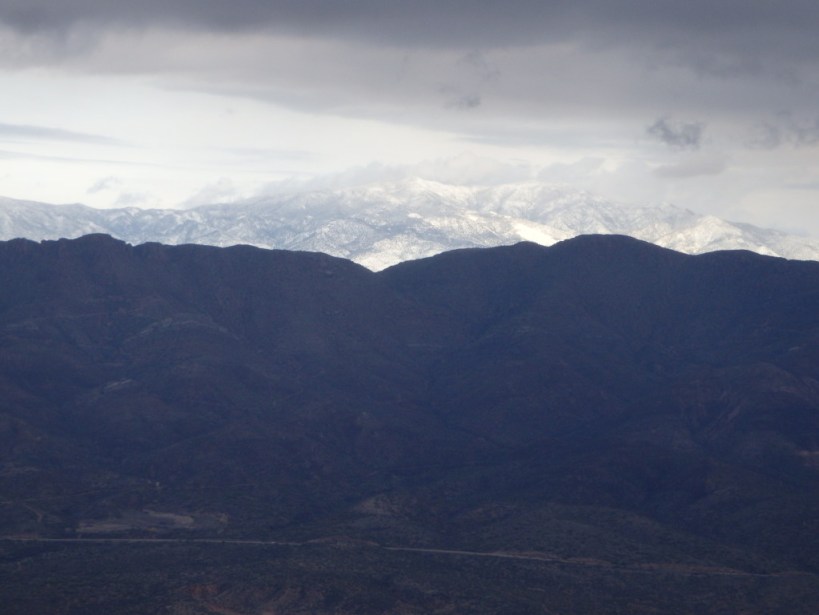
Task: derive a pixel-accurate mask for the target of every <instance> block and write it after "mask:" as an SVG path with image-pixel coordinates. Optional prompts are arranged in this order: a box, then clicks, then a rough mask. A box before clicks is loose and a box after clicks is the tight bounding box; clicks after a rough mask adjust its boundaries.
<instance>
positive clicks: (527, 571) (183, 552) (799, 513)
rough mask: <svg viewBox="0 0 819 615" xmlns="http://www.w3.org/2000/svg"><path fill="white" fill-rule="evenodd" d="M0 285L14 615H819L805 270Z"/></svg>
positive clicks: (99, 250) (546, 258)
mask: <svg viewBox="0 0 819 615" xmlns="http://www.w3.org/2000/svg"><path fill="white" fill-rule="evenodd" d="M0 288H2V289H3V292H2V293H0V349H2V350H0V399H2V400H3V406H2V408H1V409H0V444H2V446H0V479H1V481H2V482H0V485H2V500H0V534H2V535H3V536H5V537H6V539H4V540H3V541H0V555H2V557H1V558H0V572H2V574H0V579H3V581H2V582H0V601H2V603H3V604H4V605H12V608H11V610H8V612H9V613H40V612H48V613H53V614H55V615H60V614H69V613H70V614H72V615H73V614H76V613H89V614H91V613H94V614H96V613H112V612H116V613H134V614H136V613H146V612H169V613H173V614H175V615H191V614H196V615H205V614H207V613H214V612H241V613H248V614H262V613H269V612H286V613H335V614H351V615H352V614H356V615H358V614H369V613H372V614H376V613H396V612H400V613H419V614H420V613H441V614H443V613H486V614H490V613H493V614H497V613H509V614H512V613H517V614H520V613H533V614H534V613H543V612H560V613H622V612H628V613H656V612H663V613H672V614H673V613H679V614H682V613H692V612H697V613H713V614H717V613H720V614H722V613H758V614H762V613H775V612H781V613H789V614H795V613H798V614H801V613H804V614H805V615H808V614H811V615H812V614H813V613H816V612H817V608H819V576H817V575H819V548H817V547H819V544H818V543H817V536H819V527H818V526H817V522H819V521H818V520H819V464H817V458H819V263H816V262H799V261H787V260H784V259H779V258H771V257H765V256H759V255H755V254H752V253H749V252H744V251H743V252H717V253H709V254H705V255H700V256H687V255H684V254H681V253H678V252H673V251H670V250H666V249H663V248H659V247H656V246H653V245H651V244H648V243H645V242H641V241H637V240H634V239H630V238H626V237H622V236H584V237H579V238H575V239H571V240H567V241H564V242H561V243H558V244H556V245H554V246H552V247H548V248H546V247H542V246H538V245H535V244H532V243H521V244H517V245H514V246H507V247H500V248H493V249H484V250H457V251H453V252H448V253H445V254H441V255H438V256H435V257H432V258H428V259H422V260H417V261H412V262H406V263H402V264H399V265H397V266H394V267H392V268H389V269H387V270H384V271H381V272H378V273H374V272H372V271H369V270H367V269H366V268H364V267H361V266H359V265H356V264H354V263H352V262H349V261H347V260H342V259H338V258H334V257H331V256H327V255H324V254H315V253H298V252H291V251H268V250H262V249H257V248H253V247H248V246H243V247H233V248H215V247H209V246H191V245H188V246H164V245H160V244H156V243H152V244H144V245H140V246H136V247H133V246H130V245H127V244H125V243H123V242H121V241H116V240H113V239H111V238H110V237H106V236H100V235H93V236H87V237H84V238H82V239H77V240H61V241H46V242H42V243H35V242H32V241H28V240H15V241H8V242H2V243H0ZM9 538H11V539H9ZM111 538H119V539H122V540H125V542H107V543H97V542H94V540H101V539H105V540H107V539H111ZM157 538H159V539H162V540H156V539H157ZM47 539H61V540H68V541H75V540H76V541H79V542H49V541H48V540H47ZM146 540H147V541H148V542H146ZM128 541H134V542H128ZM177 541H178V542H177ZM265 541H275V544H270V543H267V542H265Z"/></svg>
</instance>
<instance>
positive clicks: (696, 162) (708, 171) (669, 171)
mask: <svg viewBox="0 0 819 615" xmlns="http://www.w3.org/2000/svg"><path fill="white" fill-rule="evenodd" d="M726 168H727V164H726V162H725V160H722V159H721V158H712V157H704V158H692V159H690V160H684V161H682V162H679V163H677V164H666V165H662V166H660V167H658V168H656V169H655V170H654V171H653V175H655V176H656V177H662V178H665V179H687V178H690V177H699V176H702V175H719V174H720V173H722V172H723V171H725V170H726Z"/></svg>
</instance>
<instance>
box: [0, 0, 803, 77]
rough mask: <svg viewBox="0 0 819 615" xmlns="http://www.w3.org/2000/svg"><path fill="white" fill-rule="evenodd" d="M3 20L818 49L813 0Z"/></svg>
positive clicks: (185, 7)
mask: <svg viewBox="0 0 819 615" xmlns="http://www.w3.org/2000/svg"><path fill="white" fill-rule="evenodd" d="M0 21H2V22H4V23H6V24H8V25H9V26H11V27H12V28H14V29H16V30H19V31H22V32H38V31H48V30H50V31H58V30H65V29H69V28H71V27H73V26H76V25H78V24H86V25H90V26H92V27H99V26H105V25H106V24H113V25H117V26H125V27H136V28H144V27H152V26H161V27H170V28H176V29H204V30H211V31H220V32H236V31H260V30H266V31H270V32H279V33H288V34H293V35H297V36H308V37H332V38H344V39H353V40H358V41H370V42H373V43H377V44H396V45H401V46H407V45H408V46H417V45H421V46H438V47H449V46H456V47H465V48H470V49H478V48H480V49H486V48H491V47H497V46H508V45H531V44H536V43H539V42H544V41H551V42H554V41H559V40H577V39H578V37H582V38H583V39H584V40H586V41H588V42H589V43H590V44H598V45H600V44H602V45H606V44H611V43H612V42H621V43H622V42H626V41H629V42H633V41H643V42H646V41H651V43H652V45H653V46H657V47H662V48H663V49H671V50H673V49H678V50H679V49H682V50H685V51H686V53H691V54H692V60H693V58H699V59H700V61H702V59H703V58H707V57H709V56H710V57H712V58H715V57H716V56H714V54H713V52H714V51H721V52H723V53H726V52H727V53H729V55H732V56H734V57H736V58H743V57H744V58H746V60H745V62H751V63H753V62H754V61H755V60H754V58H758V57H759V56H760V54H762V53H764V54H771V53H776V54H783V55H790V56H797V57H803V58H805V57H807V58H808V59H813V58H815V57H816V53H817V50H819V41H817V37H816V36H815V31H816V26H817V24H818V23H819V4H817V3H816V2H815V1H814V0H781V1H780V2H776V3H772V2H770V1H769V0H720V1H719V2H713V0H688V1H687V2H657V1H656V0H516V1H515V2H508V3H503V2H497V1H496V0H414V1H413V2H406V1H405V0H345V1H344V2H339V1H338V0H232V1H231V2H226V1H225V0H139V1H134V0H61V1H60V2H55V1H54V0H3V2H2V3H0ZM772 42H777V43H778V44H777V45H771V43H772ZM704 45H707V49H706V48H705V47H704ZM706 52H707V53H706ZM720 55H723V54H720ZM718 62H720V61H719V60H718ZM722 65H723V66H725V65H726V64H725V62H722Z"/></svg>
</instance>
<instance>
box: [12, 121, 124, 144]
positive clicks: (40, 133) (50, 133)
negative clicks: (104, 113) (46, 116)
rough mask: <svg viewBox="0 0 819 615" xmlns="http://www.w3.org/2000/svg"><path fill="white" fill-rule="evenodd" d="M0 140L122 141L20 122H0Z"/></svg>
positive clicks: (105, 142)
mask: <svg viewBox="0 0 819 615" xmlns="http://www.w3.org/2000/svg"><path fill="white" fill-rule="evenodd" d="M0 140H2V141H30V140H45V141H71V142H75V143H91V144H95V145H122V142H120V141H118V140H116V139H111V138H109V137H103V136H100V135H93V134H88V133H84V132H74V131H71V130H63V129H61V128H50V127H47V126H27V125H22V124H0Z"/></svg>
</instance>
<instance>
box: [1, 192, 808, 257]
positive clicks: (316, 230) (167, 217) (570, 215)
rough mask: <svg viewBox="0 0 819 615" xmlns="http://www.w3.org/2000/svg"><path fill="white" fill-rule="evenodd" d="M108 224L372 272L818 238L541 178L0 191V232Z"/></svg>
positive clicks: (27, 233) (770, 250) (135, 233)
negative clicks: (115, 195) (555, 252)
mask: <svg viewBox="0 0 819 615" xmlns="http://www.w3.org/2000/svg"><path fill="white" fill-rule="evenodd" d="M89 233H107V234H109V235H112V236H113V237H117V238H119V239H122V240H125V241H127V242H129V243H133V244H139V243H145V242H149V241H156V242H161V243H166V244H182V243H199V244H208V245H215V246H228V245H234V244H250V245H255V246H259V247H264V248H280V249H287V250H310V251H317V252H325V253H328V254H332V255H335V256H341V257H344V258H348V259H351V260H353V261H356V262H358V263H360V264H362V265H364V266H365V267H368V268H370V269H373V270H380V269H383V268H385V267H388V266H390V265H393V264H395V263H398V262H401V261H405V260H410V259H416V258H422V257H425V256H431V255H433V254H437V253H439V252H443V251H445V250H451V249H455V248H464V247H489V246H497V245H502V244H511V243H516V242H518V241H522V240H528V241H533V242H536V243H540V244H543V245H550V244H552V243H555V242H557V241H561V240H563V239H568V238H570V237H574V236H576V235H581V234H588V233H603V234H609V233H615V234H622V235H630V236H632V237H636V238H638V239H643V240H645V241H649V242H651V243H655V244H657V245H660V246H664V247H668V248H672V249H674V250H679V251H681V252H687V253H690V254H698V253H702V252H710V251H713V250H725V249H745V250H752V251H754V252H758V253H761V254H768V255H774V256H783V257H786V258H792V259H802V260H819V240H818V239H811V238H807V237H799V236H795V235H788V234H786V233H782V232H779V231H775V230H767V229H762V228H758V227H754V226H751V225H747V224H739V223H733V222H728V221H725V220H722V219H720V218H716V217H713V216H705V215H701V214H696V213H694V212H691V211H689V210H686V209H681V208H678V207H675V206H673V205H658V206H652V207H635V206H627V205H622V204H618V203H615V202H612V201H607V200H604V199H601V198H599V197H596V196H593V195H591V194H589V193H587V192H582V191H577V190H573V189H570V188H567V187H564V186H554V185H549V184H542V183H522V184H505V185H500V186H492V187H474V186H453V185H449V184H441V183H437V182H433V181H428V180H422V179H408V180H402V181H397V182H390V183H380V184H370V185H366V186H359V187H353V188H342V189H336V190H323V191H312V192H304V193H299V194H290V195H283V196H270V197H262V198H256V199H252V200H247V201H243V202H240V203H231V204H217V205H205V206H200V207H196V208H193V209H166V210H157V209H138V208H133V207H129V208H123V209H94V208H91V207H86V206H84V205H47V204H43V203H35V202H30V201H18V200H13V199H7V198H0V239H12V238H15V237H25V238H29V239H34V240H42V239H56V238H60V237H66V238H74V237H79V236H82V235H87V234H89Z"/></svg>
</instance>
